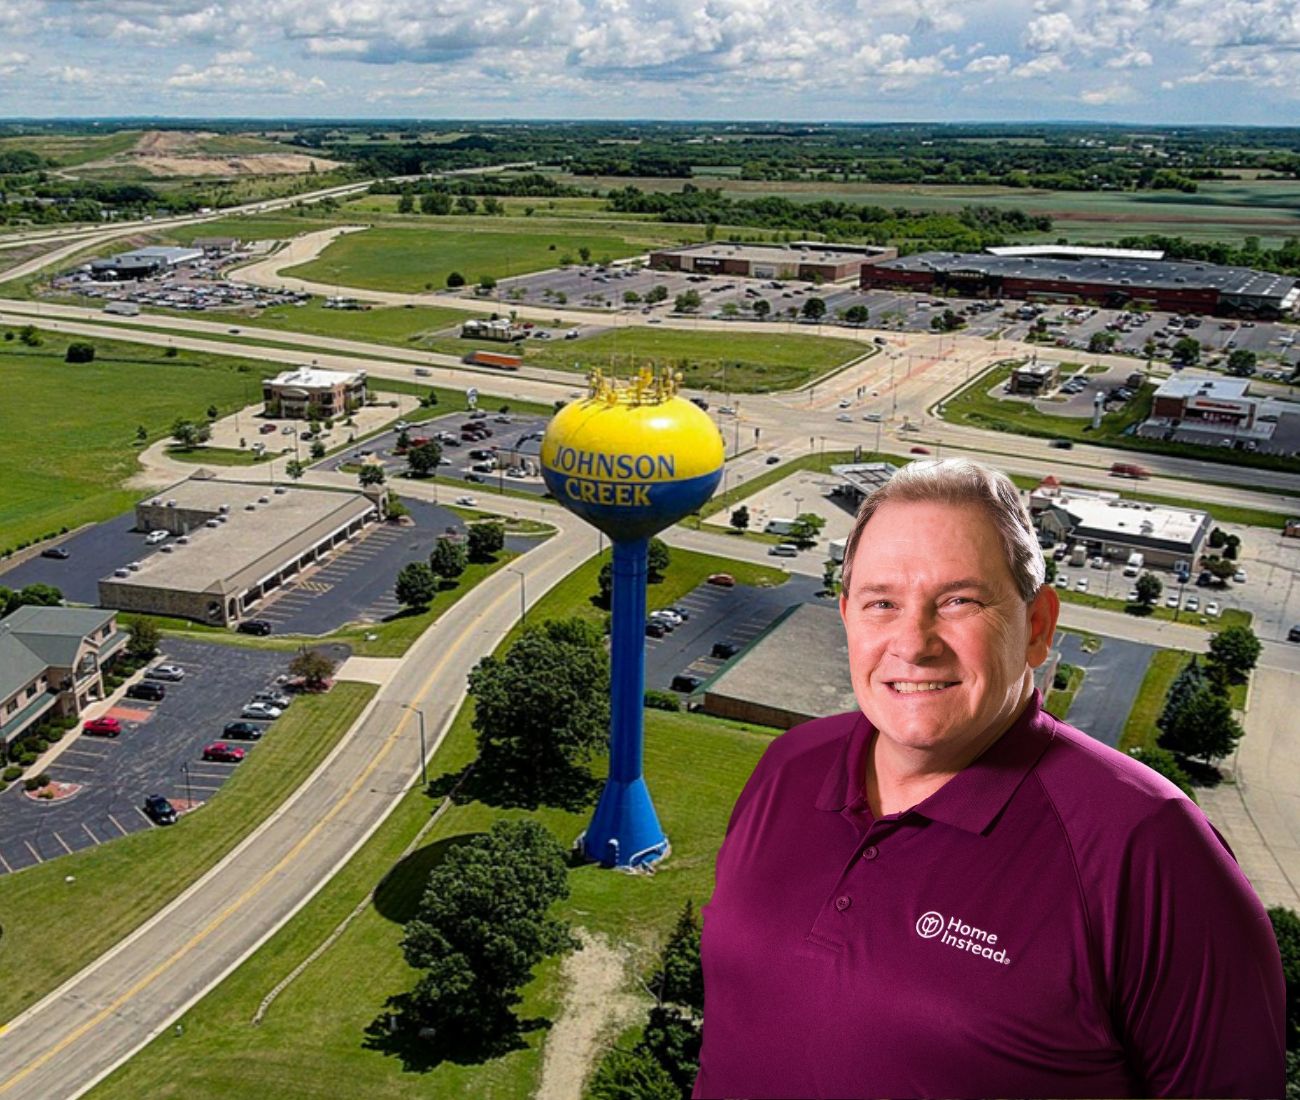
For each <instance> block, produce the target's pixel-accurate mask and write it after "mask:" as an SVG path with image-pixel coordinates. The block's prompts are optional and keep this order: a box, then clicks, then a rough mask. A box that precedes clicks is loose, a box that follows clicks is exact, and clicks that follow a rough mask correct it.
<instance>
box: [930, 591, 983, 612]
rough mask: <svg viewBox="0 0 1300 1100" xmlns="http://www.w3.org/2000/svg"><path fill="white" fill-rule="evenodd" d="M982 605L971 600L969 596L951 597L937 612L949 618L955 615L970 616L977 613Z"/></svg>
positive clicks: (977, 601)
mask: <svg viewBox="0 0 1300 1100" xmlns="http://www.w3.org/2000/svg"><path fill="white" fill-rule="evenodd" d="M983 606H984V605H983V604H982V603H980V602H979V600H973V599H971V598H970V597H969V596H953V598H952V599H950V600H948V601H947V602H946V603H944V604H943V605H942V606H941V607H940V608H939V612H940V614H942V615H947V616H949V617H952V616H956V615H971V614H974V613H975V612H976V611H978V610H979V609H980V608H981V607H983Z"/></svg>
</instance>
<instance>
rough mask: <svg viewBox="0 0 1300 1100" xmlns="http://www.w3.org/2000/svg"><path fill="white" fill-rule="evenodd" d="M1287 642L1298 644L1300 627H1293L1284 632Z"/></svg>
mask: <svg viewBox="0 0 1300 1100" xmlns="http://www.w3.org/2000/svg"><path fill="white" fill-rule="evenodd" d="M1286 640H1287V641H1288V642H1300V626H1293V627H1292V628H1291V629H1290V630H1288V631H1287V632H1286Z"/></svg>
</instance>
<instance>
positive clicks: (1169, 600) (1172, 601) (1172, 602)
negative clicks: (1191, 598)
mask: <svg viewBox="0 0 1300 1100" xmlns="http://www.w3.org/2000/svg"><path fill="white" fill-rule="evenodd" d="M1165 606H1166V607H1177V606H1178V593H1177V592H1171V593H1170V594H1169V595H1168V596H1166V597H1165Z"/></svg>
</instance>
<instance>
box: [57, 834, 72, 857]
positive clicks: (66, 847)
mask: <svg viewBox="0 0 1300 1100" xmlns="http://www.w3.org/2000/svg"><path fill="white" fill-rule="evenodd" d="M54 839H55V840H57V841H58V842H59V843H60V844H62V845H63V850H64V851H65V852H67V853H68V855H72V849H71V848H69V847H68V842H67V841H66V840H64V839H63V837H61V836H59V834H58V833H55V834H54Z"/></svg>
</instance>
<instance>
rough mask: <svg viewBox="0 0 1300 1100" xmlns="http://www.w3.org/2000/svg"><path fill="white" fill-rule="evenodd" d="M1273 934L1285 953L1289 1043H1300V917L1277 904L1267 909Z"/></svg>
mask: <svg viewBox="0 0 1300 1100" xmlns="http://www.w3.org/2000/svg"><path fill="white" fill-rule="evenodd" d="M1268 919H1269V920H1270V921H1271V922H1272V924H1273V936H1274V937H1275V938H1276V939H1277V948H1278V951H1279V953H1280V954H1281V955H1282V978H1283V980H1284V981H1285V982H1286V1045H1287V1049H1288V1050H1293V1049H1294V1048H1295V1047H1296V1046H1300V916H1297V915H1296V912H1295V910H1294V909H1285V908H1283V907H1282V906H1280V905H1275V906H1273V907H1272V908H1270V909H1269V911H1268Z"/></svg>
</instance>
